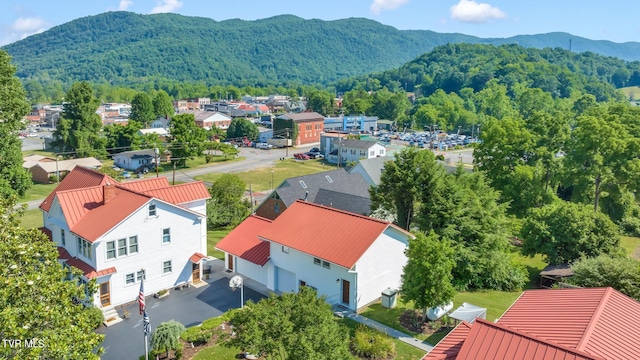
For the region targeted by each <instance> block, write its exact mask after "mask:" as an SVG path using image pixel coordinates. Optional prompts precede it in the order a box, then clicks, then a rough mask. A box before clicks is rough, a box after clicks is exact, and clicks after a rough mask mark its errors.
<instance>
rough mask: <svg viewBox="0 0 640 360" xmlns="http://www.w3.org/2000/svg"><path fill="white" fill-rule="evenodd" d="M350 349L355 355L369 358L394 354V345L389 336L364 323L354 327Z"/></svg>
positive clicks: (386, 356) (387, 356)
mask: <svg viewBox="0 0 640 360" xmlns="http://www.w3.org/2000/svg"><path fill="white" fill-rule="evenodd" d="M351 350H352V351H353V353H354V354H356V355H357V356H360V357H363V358H366V359H371V360H378V359H387V358H390V357H393V356H395V354H396V346H395V344H394V343H393V340H391V338H390V337H389V336H387V335H385V334H382V333H380V332H378V331H375V330H372V329H370V328H368V327H366V326H364V325H360V326H358V328H357V329H356V333H355V335H354V337H353V339H352V340H351Z"/></svg>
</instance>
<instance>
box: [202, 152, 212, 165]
mask: <svg viewBox="0 0 640 360" xmlns="http://www.w3.org/2000/svg"><path fill="white" fill-rule="evenodd" d="M213 159H214V156H213V155H211V154H207V155H205V156H204V162H205V163H207V164H208V163H210V162H212V161H213Z"/></svg>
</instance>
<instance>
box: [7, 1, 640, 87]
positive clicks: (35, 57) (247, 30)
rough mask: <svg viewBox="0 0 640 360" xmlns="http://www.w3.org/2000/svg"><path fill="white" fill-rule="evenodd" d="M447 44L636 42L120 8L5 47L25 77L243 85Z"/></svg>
mask: <svg viewBox="0 0 640 360" xmlns="http://www.w3.org/2000/svg"><path fill="white" fill-rule="evenodd" d="M448 43H480V44H492V45H502V44H511V43H516V44H519V45H521V46H524V47H537V48H543V47H552V48H555V47H562V48H565V49H566V48H568V47H569V43H571V47H572V50H573V51H574V52H583V51H590V52H594V53H596V54H601V55H605V56H614V57H618V58H621V59H623V60H626V61H632V60H634V61H635V60H640V43H637V42H627V43H623V44H620V43H614V42H611V41H607V40H590V39H586V38H582V37H578V36H573V35H571V34H568V33H562V32H554V33H548V34H538V35H518V36H514V37H510V38H478V37H475V36H471V35H465V34H460V33H436V32H433V31H431V30H398V29H396V28H394V27H392V26H390V25H385V24H381V23H379V22H377V21H375V20H371V19H367V18H347V19H337V20H329V21H326V20H320V19H303V18H300V17H298V16H295V15H288V14H283V15H276V16H273V17H269V18H264V19H258V20H242V19H227V20H223V21H216V20H214V19H210V18H205V17H194V16H184V15H178V14H153V15H141V14H135V13H131V12H123V11H114V12H106V13H102V14H98V15H93V16H85V17H82V18H78V19H75V20H72V21H70V22H68V23H65V24H61V25H58V26H55V27H53V28H51V29H49V30H47V31H45V32H42V33H39V34H35V35H32V36H30V37H27V38H25V39H23V40H20V41H17V42H14V43H11V44H8V45H5V46H3V47H2V48H3V49H4V50H6V51H7V52H8V53H9V54H10V55H11V56H12V57H13V62H14V64H15V65H16V66H17V68H18V72H17V76H18V77H20V78H21V79H22V80H35V81H37V82H46V81H51V80H57V81H61V82H63V83H66V84H68V83H70V82H73V81H81V80H87V81H91V82H96V83H109V84H114V85H124V84H140V83H145V82H149V81H152V82H157V81H168V82H185V81H191V82H194V81H196V82H204V83H207V84H233V85H238V86H244V85H253V86H261V85H267V84H284V85H292V84H324V85H326V84H328V83H331V82H333V81H336V80H338V79H343V78H346V77H351V76H357V75H362V74H366V73H371V72H379V71H384V70H387V69H391V68H394V67H398V66H401V65H403V64H404V63H406V62H408V61H411V60H413V59H415V58H417V57H418V56H420V55H421V54H424V53H426V52H428V51H430V50H432V49H433V48H435V47H436V46H439V45H445V44H448Z"/></svg>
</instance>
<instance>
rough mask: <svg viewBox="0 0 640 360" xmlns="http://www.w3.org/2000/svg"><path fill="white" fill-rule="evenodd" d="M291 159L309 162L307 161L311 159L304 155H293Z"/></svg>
mask: <svg viewBox="0 0 640 360" xmlns="http://www.w3.org/2000/svg"><path fill="white" fill-rule="evenodd" d="M293 157H294V158H295V159H298V160H309V159H311V157H309V155H307V154H305V153H295V154H293Z"/></svg>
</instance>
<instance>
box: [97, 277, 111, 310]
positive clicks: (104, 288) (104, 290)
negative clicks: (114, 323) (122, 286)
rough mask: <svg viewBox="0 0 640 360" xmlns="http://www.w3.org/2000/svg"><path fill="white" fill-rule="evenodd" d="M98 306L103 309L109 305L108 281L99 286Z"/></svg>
mask: <svg viewBox="0 0 640 360" xmlns="http://www.w3.org/2000/svg"><path fill="white" fill-rule="evenodd" d="M100 304H102V306H103V307H105V306H109V305H111V291H110V289H109V282H108V281H107V282H104V283H102V284H100Z"/></svg>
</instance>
